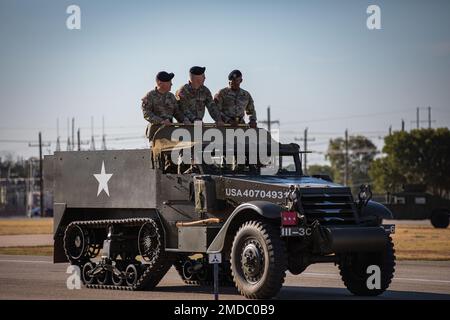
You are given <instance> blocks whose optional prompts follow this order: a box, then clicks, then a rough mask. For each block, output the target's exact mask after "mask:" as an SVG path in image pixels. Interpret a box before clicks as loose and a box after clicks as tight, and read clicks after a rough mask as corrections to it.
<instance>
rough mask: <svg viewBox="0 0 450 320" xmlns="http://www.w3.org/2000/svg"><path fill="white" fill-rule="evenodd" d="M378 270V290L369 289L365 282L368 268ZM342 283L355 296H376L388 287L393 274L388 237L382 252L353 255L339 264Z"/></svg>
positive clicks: (392, 245)
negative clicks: (376, 267)
mask: <svg viewBox="0 0 450 320" xmlns="http://www.w3.org/2000/svg"><path fill="white" fill-rule="evenodd" d="M371 265H375V266H378V267H379V268H380V288H379V289H378V288H373V289H369V287H368V285H367V280H368V278H369V277H370V276H371V274H370V273H369V274H368V273H367V272H368V267H369V266H371ZM339 270H340V273H341V277H342V281H344V284H345V286H346V287H347V289H348V290H349V291H350V292H351V293H353V294H355V295H357V296H378V295H380V294H382V293H383V292H384V291H386V289H387V288H388V287H389V285H390V283H391V281H392V278H393V277H394V272H395V250H394V244H393V242H392V239H391V237H389V236H388V241H387V243H386V249H385V250H384V252H363V253H353V254H350V255H349V256H347V257H346V258H345V259H344V261H343V262H342V263H340V264H339Z"/></svg>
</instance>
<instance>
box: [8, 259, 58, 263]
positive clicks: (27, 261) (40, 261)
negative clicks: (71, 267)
mask: <svg viewBox="0 0 450 320" xmlns="http://www.w3.org/2000/svg"><path fill="white" fill-rule="evenodd" d="M0 262H13V263H14V262H17V263H22V262H24V263H53V262H51V261H44V260H34V261H33V260H3V259H0Z"/></svg>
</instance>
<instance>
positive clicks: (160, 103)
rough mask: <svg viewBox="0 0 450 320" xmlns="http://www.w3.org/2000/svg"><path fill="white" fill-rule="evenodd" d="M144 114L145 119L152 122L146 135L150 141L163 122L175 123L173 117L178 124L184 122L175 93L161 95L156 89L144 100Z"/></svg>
mask: <svg viewBox="0 0 450 320" xmlns="http://www.w3.org/2000/svg"><path fill="white" fill-rule="evenodd" d="M142 112H143V114H144V119H145V120H147V121H148V122H150V124H149V126H148V127H147V131H146V135H147V137H148V138H149V139H150V140H151V139H152V138H153V134H154V133H155V132H156V130H157V129H158V128H159V124H160V123H161V121H163V120H166V119H167V120H169V121H170V122H173V117H175V119H177V121H178V122H183V120H184V115H183V112H182V111H181V110H180V107H179V106H178V103H177V100H176V98H175V96H174V95H173V93H171V92H166V93H160V92H159V91H158V90H157V89H156V88H155V90H152V91H150V92H149V93H147V94H146V95H145V97H144V98H142Z"/></svg>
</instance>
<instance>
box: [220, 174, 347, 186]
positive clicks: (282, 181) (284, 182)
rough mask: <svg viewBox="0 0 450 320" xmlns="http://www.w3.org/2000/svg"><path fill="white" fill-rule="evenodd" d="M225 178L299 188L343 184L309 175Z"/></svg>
mask: <svg viewBox="0 0 450 320" xmlns="http://www.w3.org/2000/svg"><path fill="white" fill-rule="evenodd" d="M227 178H233V179H239V180H245V181H254V182H259V183H267V184H272V185H281V186H291V185H299V186H300V188H342V187H344V186H342V185H340V184H337V183H334V182H330V181H326V180H323V179H320V178H314V177H309V176H304V177H292V176H227Z"/></svg>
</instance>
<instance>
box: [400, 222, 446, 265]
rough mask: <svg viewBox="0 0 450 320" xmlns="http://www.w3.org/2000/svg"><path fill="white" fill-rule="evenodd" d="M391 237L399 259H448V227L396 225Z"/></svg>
mask: <svg viewBox="0 0 450 320" xmlns="http://www.w3.org/2000/svg"><path fill="white" fill-rule="evenodd" d="M392 239H393V240H394V244H395V251H396V255H397V258H398V259H399V260H450V228H447V229H435V228H433V227H428V226H419V225H398V226H397V227H396V233H395V234H394V235H392Z"/></svg>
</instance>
